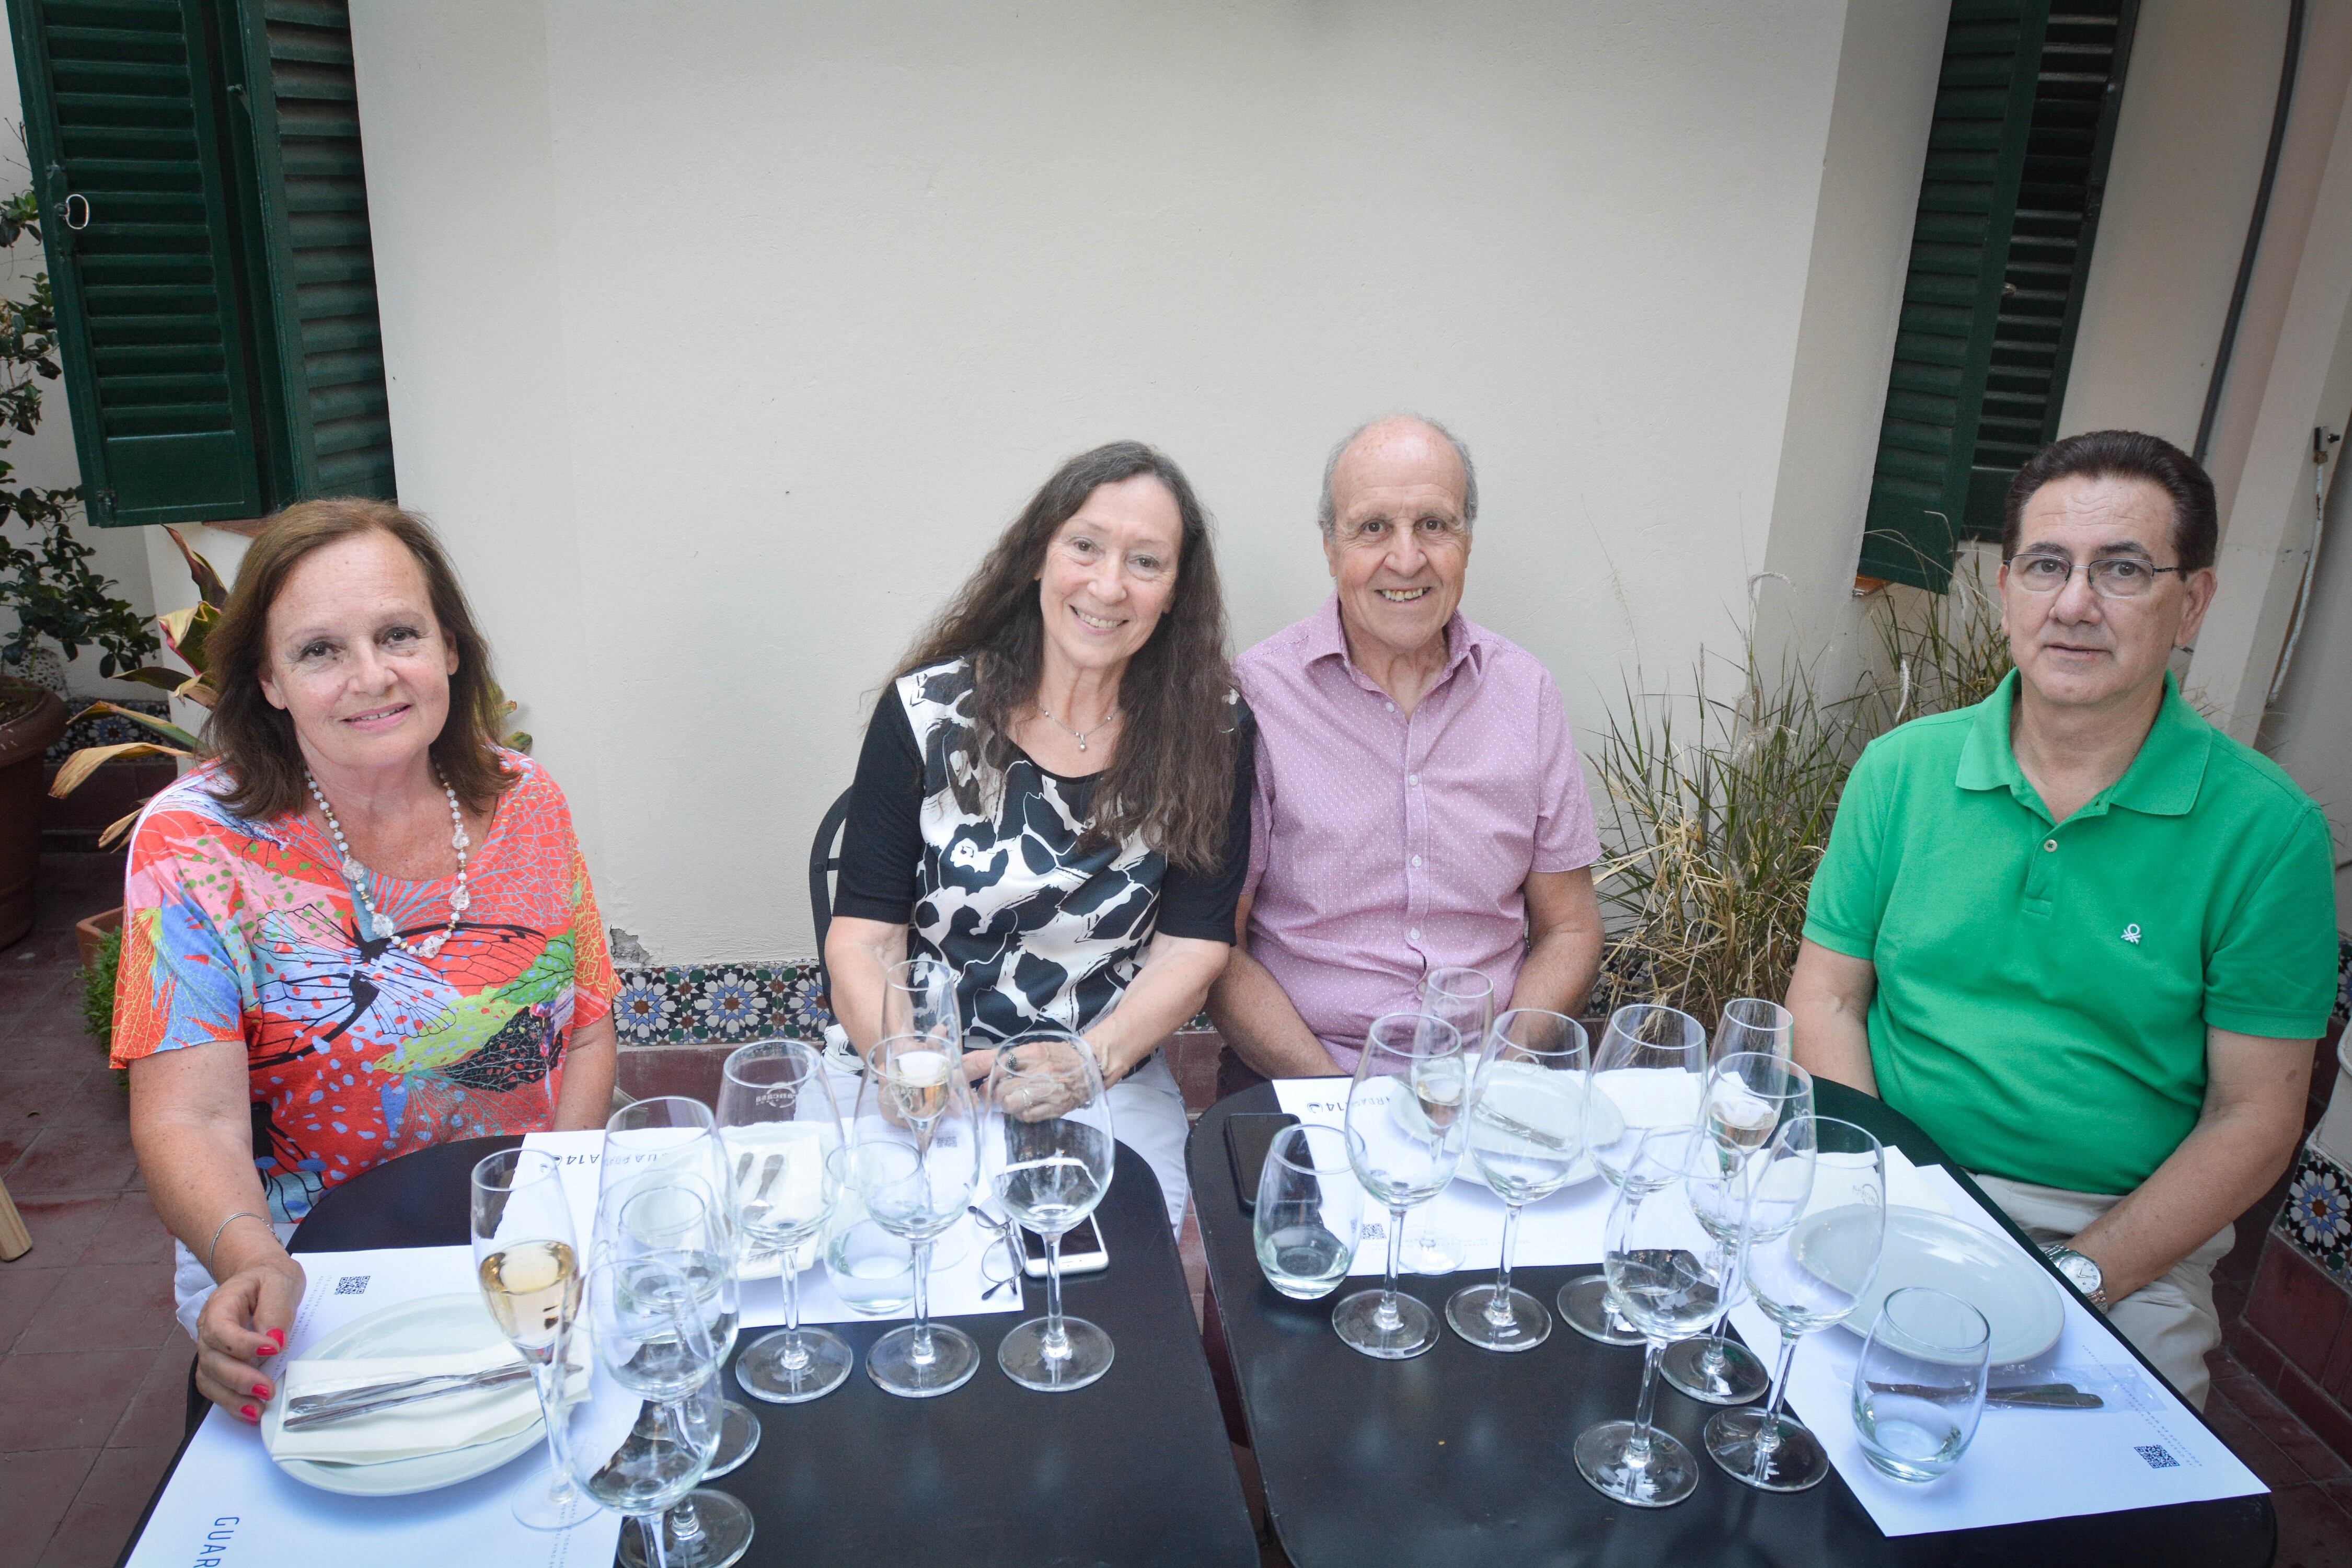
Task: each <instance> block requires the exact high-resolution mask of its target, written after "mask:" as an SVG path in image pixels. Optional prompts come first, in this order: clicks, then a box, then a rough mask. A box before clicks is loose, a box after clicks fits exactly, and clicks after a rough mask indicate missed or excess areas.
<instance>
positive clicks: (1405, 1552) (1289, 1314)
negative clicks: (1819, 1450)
mask: <svg viewBox="0 0 2352 1568" xmlns="http://www.w3.org/2000/svg"><path fill="white" fill-rule="evenodd" d="M1814 1093H1815V1099H1816V1103H1817V1106H1818V1109H1819V1110H1820V1111H1821V1113H1822V1115H1824V1116H1835V1117H1840V1118H1843V1119H1844V1120H1847V1121H1853V1122H1856V1123H1858V1124H1860V1125H1862V1126H1864V1127H1867V1128H1869V1129H1870V1130H1871V1131H1874V1132H1875V1133H1877V1134H1878V1135H1879V1137H1880V1138H1881V1139H1883V1140H1884V1141H1885V1142H1889V1143H1893V1144H1895V1145H1897V1146H1899V1147H1900V1148H1901V1149H1902V1150H1903V1152H1905V1153H1906V1154H1907V1155H1909V1156H1910V1157H1911V1159H1912V1160H1913V1161H1914V1162H1915V1163H1919V1164H1928V1163H1935V1164H1943V1165H1946V1166H1947V1167H1949V1165H1950V1163H1949V1162H1948V1160H1947V1159H1946V1158H1945V1156H1944V1153H1943V1152H1942V1151H1941V1150H1940V1149H1938V1148H1937V1147H1936V1145H1935V1143H1934V1142H1932V1141H1931V1140H1929V1139H1928V1137H1927V1134H1925V1133H1924V1132H1922V1131H1919V1129H1918V1128H1917V1127H1916V1126H1915V1125H1913V1124H1912V1123H1911V1121H1909V1120H1907V1119H1906V1118H1905V1117H1903V1116H1901V1115H1900V1114H1898V1113H1896V1112H1895V1111H1894V1110H1890V1109H1888V1108H1887V1107H1886V1106H1885V1105H1884V1104H1882V1103H1881V1102H1880V1101H1878V1100H1874V1099H1872V1098H1870V1097H1869V1096H1867V1095H1864V1094H1860V1093H1857V1092H1855V1091H1854V1090H1852V1089H1846V1088H1844V1087H1843V1086H1842V1085H1839V1084H1834V1083H1830V1082H1827V1081H1817V1082H1816V1083H1815V1085H1814ZM1279 1109H1280V1107H1279V1106H1278V1105H1277V1104H1276V1099H1275V1092H1274V1089H1273V1087H1272V1086H1271V1085H1267V1084H1261V1085H1258V1086H1256V1087H1255V1088H1252V1089H1245V1090H1244V1091H1242V1092H1241V1093H1239V1094H1235V1095H1233V1096H1231V1097H1229V1098H1227V1099H1226V1100H1222V1101H1220V1102H1219V1103H1218V1104H1217V1105H1215V1106H1213V1107H1212V1108H1211V1109H1210V1110H1208V1111H1207V1112H1206V1113H1205V1114H1204V1115H1202V1118H1201V1120H1200V1122H1199V1123H1198V1125H1196V1126H1195V1127H1194V1128H1193V1130H1192V1143H1191V1146H1190V1148H1189V1149H1188V1150H1187V1152H1186V1158H1187V1161H1188V1163H1189V1168H1190V1169H1191V1171H1192V1201H1193V1204H1194V1205H1195V1206H1196V1207H1197V1208H1198V1210H1199V1212H1200V1216H1201V1237H1202V1241H1203V1243H1204V1244H1205V1245H1206V1247H1207V1250H1208V1259H1209V1278H1210V1282H1211V1283H1212V1284H1213V1286H1214V1287H1215V1291H1216V1300H1217V1302H1218V1304H1219V1307H1220V1309H1221V1310H1222V1312H1223V1322H1224V1332H1225V1339H1226V1342H1227V1344H1228V1345H1229V1346H1230V1348H1231V1352H1232V1356H1233V1365H1234V1383H1235V1384H1236V1385H1237V1387H1238V1389H1239V1392H1240V1394H1241V1403H1242V1409H1243V1413H1244V1418H1245V1419H1246V1421H1247V1423H1248V1426H1249V1430H1250V1436H1251V1441H1252V1444H1253V1446H1254V1447H1255V1449H1256V1453H1257V1463H1258V1469H1259V1472H1260V1474H1261V1475H1262V1476H1263V1478H1264V1479H1265V1501H1266V1513H1267V1516H1268V1518H1269V1520H1270V1521H1271V1522H1272V1523H1273V1526H1274V1529H1275V1531H1276V1533H1277V1534H1278V1535H1279V1537H1280V1539H1281V1542H1282V1546H1283V1549H1284V1550H1285V1551H1286V1552H1288V1553H1289V1554H1290V1559H1291V1561H1292V1562H1293V1563H1296V1564H1297V1568H1376V1565H1379V1564H1386V1563H1395V1564H1399V1565H1401V1568H1407V1565H1409V1568H1441V1565H1444V1564H1450V1563H1465V1564H1477V1565H1479V1568H1488V1565H1491V1564H1494V1563H1512V1564H1514V1565H1526V1568H1538V1565H1542V1564H1555V1563H1557V1564H1567V1563H1577V1564H1603V1563H1673V1564H1675V1565H1676V1568H1682V1565H1685V1564H1696V1563H1726V1564H1734V1563H1736V1564H1742V1565H1748V1564H1763V1563H1788V1564H1792V1565H1793V1564H1805V1565H1807V1568H1811V1565H1813V1564H1838V1563H1905V1564H1915V1563H1919V1564H1924V1563H2001V1564H2009V1563H2064V1564H2067V1565H2068V1568H2083V1565H2084V1564H2089V1563H2131V1564H2134V1565H2135V1568H2161V1565H2166V1564H2175V1563H2178V1564H2181V1565H2183V1568H2189V1565H2192V1564H2193V1565H2194V1568H2235V1565H2239V1564H2242V1565H2245V1568H2261V1565H2262V1564H2264V1563H2269V1562H2270V1560H2271V1556H2272V1553H2273V1551H2274V1549H2275V1546H2276V1541H2277V1533H2278V1531H2277V1521H2276V1517H2275V1515H2274V1514H2273V1510H2272V1508H2271V1502H2270V1499H2269V1498H2267V1497H2253V1498H2235V1499H2231V1500H2225V1501H2221V1502H2205V1503H2187V1504H2180V1505H2177V1506H2173V1507H2168V1508H2158V1509H2139V1510H2130V1511H2127V1512H2121V1513H2107V1514H2099V1515H2092V1516H2084V1517H2081V1518H2075V1519H2064V1520H2050V1521H2041V1522H2038V1523H2032V1524H2016V1525H2001V1526H1998V1527H1994V1528H1990V1529H1983V1530H1970V1531H1953V1532H1951V1533H1948V1534H1943V1535H1915V1536H1905V1537H1901V1538H1897V1539H1895V1540H1889V1539H1888V1538H1887V1537H1885V1535H1882V1534H1881V1533H1880V1532H1879V1530H1878V1527H1877V1525H1875V1524H1874V1523H1873V1522H1872V1521H1871V1518H1870V1515H1869V1513H1868V1512H1867V1511H1865V1510H1864V1508H1863V1506H1862V1504H1861V1503H1860V1502H1859V1501H1858V1500H1856V1499H1855V1498H1854V1495H1853V1492H1852V1491H1851V1490H1849V1489H1847V1487H1846V1485H1845V1482H1844V1481H1843V1479H1841V1478H1839V1477H1838V1476H1836V1475H1835V1474H1832V1476H1831V1477H1830V1479H1828V1480H1826V1481H1824V1482H1822V1484H1821V1485H1820V1486H1818V1487H1815V1488H1814V1489H1811V1490H1810V1491H1804V1492H1797V1493H1793V1494H1788V1495H1772V1494H1767V1493H1764V1492H1759V1491H1757V1490H1754V1489H1751V1488H1748V1487H1745V1486H1742V1485H1740V1484H1739V1483H1738V1482H1737V1481H1735V1480H1733V1479H1731V1478H1730V1477H1728V1476H1727V1475H1725V1474H1723V1473H1722V1471H1721V1470H1719V1469H1718V1468H1717V1467H1716V1465H1715V1463H1714V1462H1713V1461H1712V1460H1710V1459H1708V1458H1706V1455H1705V1454H1704V1452H1703V1451H1702V1439H1701V1436H1700V1431H1701V1428H1702V1427H1704V1426H1706V1419H1707V1417H1708V1416H1709V1415H1713V1414H1714V1413H1715V1409H1716V1407H1715V1406H1713V1405H1701V1404H1699V1403H1698V1402H1697V1401H1696V1400H1692V1399H1687V1398H1685V1397H1684V1396H1683V1395H1682V1394H1679V1393H1677V1392H1675V1389H1674V1388H1673V1387H1672V1386H1671V1385H1669V1384H1665V1383H1664V1381H1663V1380H1661V1382H1660V1384H1659V1389H1658V1396H1657V1419H1658V1424H1659V1425H1660V1426H1663V1427H1664V1428H1665V1429H1666V1430H1667V1431H1669V1432H1672V1433H1673V1434H1674V1435H1675V1436H1677V1437H1679V1438H1681V1439H1682V1440H1683V1442H1685V1444H1687V1445H1689V1446H1690V1447H1691V1449H1692V1451H1693V1452H1694V1453H1695V1454H1697V1455H1698V1469H1699V1483H1698V1490H1697V1492H1696V1494H1695V1495H1693V1496H1692V1497H1691V1498H1690V1499H1689V1500H1687V1501H1685V1502H1682V1503H1678V1504H1676V1505H1675V1506H1674V1507H1671V1508H1664V1509H1636V1508H1628V1507H1625V1506H1623V1505H1622V1504H1619V1503H1614V1502H1612V1501H1610V1500H1608V1499H1606V1498H1603V1497H1602V1496H1601V1494H1600V1493H1599V1492H1596V1491H1594V1490H1593V1489H1591V1487H1590V1486H1588V1485H1586V1484H1585V1481H1584V1479H1583V1477H1582V1476H1580V1474H1578V1472H1577V1468H1576V1461H1575V1459H1574V1458H1573V1457H1572V1455H1571V1453H1570V1446H1571V1445H1572V1444H1573V1443H1574V1442H1575V1440H1576V1436H1577V1434H1579V1433H1580V1432H1582V1431H1583V1430H1584V1429H1585V1428H1586V1427H1588V1426H1591V1425H1592V1424H1593V1423H1595V1422H1597V1421H1604V1420H1608V1419H1611V1418H1612V1417H1627V1416H1631V1415H1633V1405H1634V1401H1635V1397H1636V1395H1637V1394H1638V1393H1639V1391H1640V1386H1641V1377H1642V1356H1641V1352H1639V1351H1638V1350H1637V1349H1632V1348H1612V1347H1610V1346H1605V1345H1601V1344H1597V1343H1595V1342H1592V1341H1591V1340H1588V1339H1586V1338H1584V1337H1583V1336H1582V1335H1581V1334H1579V1333H1578V1332H1576V1331H1574V1330H1573V1329H1570V1328H1568V1327H1567V1326H1566V1325H1564V1324H1558V1323H1555V1325H1554V1327H1553V1329H1552V1332H1551V1337H1550V1338H1549V1339H1548V1340H1546V1341H1545V1342H1543V1343H1542V1344H1541V1345H1538V1347H1536V1348H1535V1349H1534V1350H1531V1351H1526V1352H1520V1353H1517V1354H1515V1355H1497V1354H1496V1353H1494V1352H1489V1351H1481V1350H1476V1349H1474V1348H1473V1347H1471V1346H1470V1345H1468V1344H1465V1342H1463V1341H1462V1340H1461V1339H1460V1338H1459V1337H1458V1336H1456V1335H1455V1334H1454V1332H1453V1331H1452V1330H1450V1329H1448V1328H1446V1327H1445V1325H1444V1307H1445V1300H1446V1298H1447V1297H1449V1296H1451V1295H1452V1294H1453V1293H1454V1291H1455V1290H1457V1289H1460V1288H1461V1286H1462V1285H1463V1283H1464V1282H1465V1280H1466V1279H1469V1278H1470V1276H1467V1275H1457V1276H1455V1277H1454V1278H1451V1279H1424V1278H1421V1277H1418V1276H1413V1275H1407V1276H1404V1277H1403V1279H1402V1280H1401V1281H1400V1285H1401V1288H1402V1289H1406V1290H1409V1291H1411V1292H1412V1294H1413V1295H1415V1296H1418V1297H1419V1298H1420V1299H1421V1300H1423V1301H1425V1302H1427V1303H1428V1304H1429V1306H1430V1307H1431V1308H1432V1309H1433V1310H1435V1311H1436V1312H1437V1313H1438V1319H1439V1325H1438V1340H1437V1344H1436V1347H1435V1348H1434V1349H1433V1350H1431V1351H1429V1352H1427V1353H1426V1354H1423V1355H1421V1356H1417V1357H1415V1358H1414V1359H1412V1360H1411V1361H1404V1362H1380V1361H1374V1360H1372V1359H1370V1357H1367V1356H1362V1355H1359V1354H1358V1353H1357V1352H1354V1351H1352V1350H1349V1348H1348V1347H1347V1346H1346V1345H1345V1344H1343V1343H1341V1342H1340V1341H1339V1336H1338V1335H1337V1334H1335V1333H1333V1332H1332V1331H1331V1304H1332V1300H1334V1298H1333V1297H1325V1298H1324V1299H1323V1300H1319V1301H1294V1300H1289V1299H1288V1298H1286V1297H1285V1296H1283V1295H1281V1294H1280V1293H1278V1292H1277V1291H1276V1290H1275V1289H1274V1288H1273V1287H1272V1286H1270V1285H1268V1284H1267V1283H1266V1282H1265V1276H1264V1275H1263V1274H1261V1273H1260V1272H1259V1269H1258V1263H1257V1258H1256V1255H1255V1251H1254V1250H1253V1246H1252V1240H1251V1236H1250V1221H1249V1216H1248V1215H1244V1213H1242V1211H1241V1206H1240V1205H1239V1203H1238V1202H1237V1201H1236V1198H1235V1195H1234V1178H1233V1169H1232V1164H1231V1162H1230V1161H1229V1159H1228V1158H1227V1155H1226V1152H1225V1137H1224V1128H1225V1121H1226V1119H1227V1118H1228V1117H1230V1116H1231V1115H1233V1114H1234V1112H1236V1111H1252V1110H1260V1111H1263V1110H1279ZM1952 1174H1953V1175H1954V1176H1955V1177H1956V1178H1958V1181H1959V1183H1960V1185H1961V1186H1962V1187H1963V1188H1965V1189H1967V1190H1968V1192H1969V1195H1970V1196H1972V1197H1975V1198H1977V1199H1978V1200H1979V1202H1982V1203H1984V1205H1985V1207H1986V1208H1987V1209H1988V1210H1990V1212H1991V1213H1992V1214H1994V1215H1996V1216H1998V1215H2000V1209H1999V1208H1998V1207H1996V1206H1995V1205H1993V1204H1992V1203H1991V1202H1990V1201H1989V1200H1987V1199H1986V1198H1985V1197H1984V1194H1983V1193H1982V1192H1981V1191H1979V1189H1978V1188H1977V1186H1976V1184H1974V1183H1973V1182H1971V1181H1969V1178H1968V1176H1967V1174H1966V1173H1963V1172H1961V1171H1959V1170H1958V1169H1957V1168H1954V1169H1952ZM2013 1228H2014V1227H2012V1229H2013ZM2018 1239H2019V1240H2020V1241H2021V1242H2023V1241H2024V1240H2025V1238H2024V1237H2023V1236H2022V1235H2020V1236H2019V1237H2018ZM2028 1250H2029V1251H2032V1247H2031V1245H2030V1244H2028ZM2034 1255H2035V1256H2037V1257H2038V1256H2040V1255H2039V1253H2038V1252H2036V1253H2035V1254H2034ZM1594 1272H1597V1270H1596V1269H1595V1268H1593V1267H1591V1266H1586V1267H1580V1268H1516V1269H1514V1270H1512V1279H1513V1282H1514V1283H1515V1284H1517V1285H1520V1286H1523V1287H1524V1288H1525V1289H1527V1290H1528V1291H1529V1292H1530V1293H1531V1294H1533V1295H1534V1296H1535V1298H1536V1299H1537V1300H1539V1301H1542V1302H1544V1303H1545V1305H1546V1306H1547V1308H1549V1306H1550V1305H1551V1300H1552V1297H1553V1294H1554V1292H1556V1291H1557V1290H1558V1289H1559V1287H1560V1285H1562V1284H1563V1283H1565V1282H1566V1281H1567V1280H1569V1279H1573V1278H1575V1277H1576V1276H1578V1275H1580V1274H1590V1273H1594ZM2053 1278H2056V1276H2055V1273H2054V1271H2053ZM1358 1283H1360V1281H1359V1282H1358ZM2061 1283H2062V1286H2063V1279H2062V1281H2061ZM1768 1361H1769V1351H1768Z"/></svg>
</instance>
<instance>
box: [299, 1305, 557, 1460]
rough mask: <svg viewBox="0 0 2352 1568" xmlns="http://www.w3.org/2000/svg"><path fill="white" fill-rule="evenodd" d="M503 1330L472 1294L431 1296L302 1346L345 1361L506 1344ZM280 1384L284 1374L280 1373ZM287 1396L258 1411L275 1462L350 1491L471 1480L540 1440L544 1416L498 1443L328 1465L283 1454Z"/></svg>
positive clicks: (321, 1357) (312, 1355) (310, 1355)
mask: <svg viewBox="0 0 2352 1568" xmlns="http://www.w3.org/2000/svg"><path fill="white" fill-rule="evenodd" d="M505 1343H506V1336H505V1335H503V1334H501V1333H499V1326H498V1324H497V1323H495V1322H493V1321H491V1319H490V1310H489V1309H488V1307H486V1306H484V1305H482V1299H481V1297H479V1296H475V1295H464V1296H426V1297H424V1298H422V1299H420V1300H415V1301H404V1302H402V1303H401V1304H400V1305H398V1306H396V1307H386V1308H385V1309H384V1310H383V1311H381V1312H372V1313H370V1314H369V1315H368V1316H366V1317H364V1318H362V1319H360V1320H359V1321H357V1322H354V1323H346V1324H344V1325H343V1326H342V1327H341V1329H338V1330H337V1331H335V1332H333V1333H331V1334H329V1335H328V1336H327V1337H326V1338H325V1339H323V1340H320V1342H318V1343H317V1344H315V1345H312V1346H311V1347H310V1349H309V1350H307V1351H305V1352H302V1355H301V1356H300V1358H299V1359H301V1360H303V1361H347V1360H350V1359H351V1358H352V1357H354V1356H401V1355H451V1354H457V1353H461V1352H466V1351H470V1350H480V1349H483V1348H485V1347H487V1346H490V1345H503V1344H505ZM278 1381H279V1383H280V1384H281V1386H282V1385H283V1384H284V1382H285V1374H284V1373H279V1377H278ZM285 1409H286V1402H285V1401H284V1400H282V1399H274V1400H272V1401H270V1402H269V1404H268V1405H267V1406H265V1407H264V1409H263V1412H262V1416H261V1446H262V1447H264V1448H267V1449H268V1450H269V1457H270V1458H272V1459H273V1460H276V1461H277V1465H278V1468H279V1469H281V1470H284V1471H285V1472H286V1473H287V1474H288V1475H289V1476H291V1477H293V1478H294V1479H296V1480H298V1481H300V1482H301V1483H303V1484H304V1485H305V1486H313V1487H317V1488H318V1489H320V1490H321V1491H331V1492H343V1493H345V1494H347V1495H349V1496H352V1497H403V1496H405V1495H406V1494H408V1493H410V1492H429V1491H435V1490H437V1489H440V1488H442V1487H447V1486H455V1485H457V1483H458V1482H459V1481H469V1480H472V1479H474V1478H475V1477H476V1476H478V1475H484V1474H487V1473H488V1472H489V1471H491V1470H495V1469H497V1468H499V1466H500V1465H503V1464H505V1463H506V1462H507V1461H508V1460H509V1459H511V1458H515V1457H516V1456H517V1455H519V1454H527V1453H529V1452H530V1451H531V1450H532V1449H533V1448H537V1447H542V1446H543V1445H542V1443H541V1433H542V1432H544V1431H545V1430H546V1427H547V1423H546V1422H544V1421H541V1420H534V1421H532V1422H531V1424H530V1426H526V1427H524V1428H523V1429H522V1430H521V1431H520V1432H517V1433H515V1434H513V1435H512V1436H506V1437H501V1438H499V1440H498V1441H496V1442H494V1443H477V1444H475V1445H474V1446H473V1447H467V1448H452V1449H450V1450H449V1451H448V1452H447V1453H446V1454H425V1455H423V1456H421V1457H419V1458H414V1459H393V1460H390V1461H388V1462H386V1463H384V1464H381V1465H329V1464H321V1463H320V1462H319V1461H318V1460H315V1459H279V1458H278V1424H279V1422H280V1421H282V1420H283V1419H284V1417H285Z"/></svg>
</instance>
